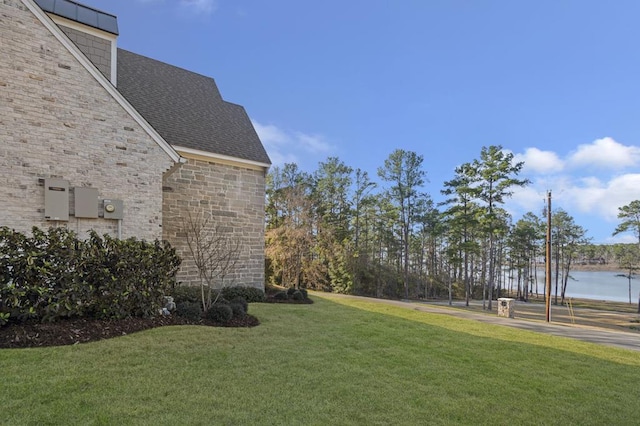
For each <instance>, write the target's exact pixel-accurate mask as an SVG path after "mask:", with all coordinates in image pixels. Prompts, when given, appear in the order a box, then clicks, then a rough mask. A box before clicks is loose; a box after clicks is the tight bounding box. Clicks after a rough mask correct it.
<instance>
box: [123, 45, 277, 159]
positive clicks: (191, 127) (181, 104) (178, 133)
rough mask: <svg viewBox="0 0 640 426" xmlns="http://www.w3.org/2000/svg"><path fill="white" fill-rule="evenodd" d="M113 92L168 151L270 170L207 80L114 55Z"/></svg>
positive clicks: (240, 116) (242, 119) (239, 110)
mask: <svg viewBox="0 0 640 426" xmlns="http://www.w3.org/2000/svg"><path fill="white" fill-rule="evenodd" d="M118 90H119V91H120V93H122V94H123V95H124V97H125V98H126V99H127V100H128V101H129V102H130V103H131V105H133V107H134V108H135V109H136V110H138V112H140V114H142V116H143V117H144V118H145V119H146V120H147V121H148V122H149V124H151V126H153V128H155V129H156V131H157V132H158V133H160V135H161V136H162V137H163V138H164V139H165V140H166V141H167V142H169V143H170V144H171V145H174V146H181V147H185V148H191V149H197V150H200V151H206V152H210V153H213V154H219V155H225V156H230V157H234V158H238V159H243V160H249V161H254V162H258V163H263V164H271V161H270V160H269V156H268V155H267V152H266V151H265V149H264V147H263V146H262V142H260V138H259V137H258V135H257V133H256V131H255V129H254V128H253V125H252V124H251V120H250V119H249V116H248V115H247V113H246V112H245V110H244V108H243V107H242V106H240V105H236V104H232V103H229V102H226V101H224V100H223V99H222V96H221V95H220V92H219V91H218V87H217V86H216V83H215V81H214V80H213V79H212V78H210V77H206V76H203V75H200V74H196V73H194V72H191V71H187V70H185V69H182V68H178V67H175V66H173V65H169V64H165V63H163V62H160V61H157V60H155V59H150V58H147V57H145V56H141V55H138V54H135V53H132V52H129V51H126V50H122V49H118Z"/></svg>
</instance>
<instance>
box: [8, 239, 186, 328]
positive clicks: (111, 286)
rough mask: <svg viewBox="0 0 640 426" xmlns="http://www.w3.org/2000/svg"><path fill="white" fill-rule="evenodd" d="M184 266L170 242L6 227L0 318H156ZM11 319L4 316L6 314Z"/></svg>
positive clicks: (54, 319)
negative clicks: (0, 315) (28, 233)
mask: <svg viewBox="0 0 640 426" xmlns="http://www.w3.org/2000/svg"><path fill="white" fill-rule="evenodd" d="M179 266H180V258H179V257H178V256H177V254H176V252H175V250H174V249H173V248H172V247H171V246H170V245H169V244H168V243H165V242H160V241H157V240H156V241H155V242H154V243H148V242H145V241H139V240H136V239H135V238H130V239H128V240H118V239H115V238H112V237H110V236H108V235H104V236H103V237H100V236H99V235H98V234H96V233H95V232H91V233H90V235H89V238H88V239H87V240H79V239H78V238H77V236H76V234H75V233H74V232H73V231H69V230H67V229H65V228H55V229H54V228H51V229H49V230H48V231H42V230H40V229H38V228H37V227H34V228H33V229H32V234H31V236H26V235H23V234H21V233H19V232H16V231H13V230H10V229H9V228H7V227H2V228H0V313H3V314H9V316H8V317H6V318H8V320H9V321H24V320H27V319H35V320H37V321H40V322H49V321H57V320H59V319H61V318H69V317H86V316H88V317H97V318H126V317H129V316H153V315H157V313H158V311H159V310H160V309H161V308H162V306H163V303H164V301H163V296H164V295H165V294H167V293H168V291H169V289H170V288H171V287H172V286H173V284H174V281H175V275H176V273H177V271H178V267H179ZM3 317H5V315H3Z"/></svg>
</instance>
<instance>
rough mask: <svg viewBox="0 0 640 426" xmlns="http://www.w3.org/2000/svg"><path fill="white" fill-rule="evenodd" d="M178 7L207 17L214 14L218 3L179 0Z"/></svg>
mask: <svg viewBox="0 0 640 426" xmlns="http://www.w3.org/2000/svg"><path fill="white" fill-rule="evenodd" d="M180 5H181V6H185V7H188V8H191V9H192V10H193V11H195V12H197V13H204V14H207V15H208V14H210V13H213V12H215V10H216V9H217V8H218V3H217V2H216V1H215V0H180Z"/></svg>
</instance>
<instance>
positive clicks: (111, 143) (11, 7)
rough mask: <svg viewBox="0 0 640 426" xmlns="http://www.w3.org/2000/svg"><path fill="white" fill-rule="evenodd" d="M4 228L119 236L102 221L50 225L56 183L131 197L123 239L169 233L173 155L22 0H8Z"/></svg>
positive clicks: (1, 67) (0, 91) (2, 136)
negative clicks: (50, 194) (50, 180)
mask: <svg viewBox="0 0 640 426" xmlns="http://www.w3.org/2000/svg"><path fill="white" fill-rule="evenodd" d="M0 40H2V41H0V58H2V59H1V60H0V182H1V185H0V199H2V207H1V208H0V226H9V227H11V228H14V229H16V230H19V231H22V232H28V231H29V230H30V229H31V227H32V226H34V225H36V226H39V227H42V228H46V227H48V226H50V225H56V224H57V225H61V226H68V227H69V228H70V229H72V230H74V231H77V232H78V233H79V235H81V236H83V235H86V231H87V230H89V229H95V230H96V231H97V232H99V233H101V234H102V233H110V234H112V235H115V232H116V229H117V223H116V222H115V221H113V220H104V219H78V220H76V219H75V218H73V217H71V218H70V221H69V222H68V223H67V222H56V223H53V222H48V221H45V220H44V186H43V185H42V183H40V181H39V180H40V179H43V178H47V177H57V178H61V179H66V180H68V181H70V187H76V186H77V187H93V188H97V189H98V193H99V197H100V198H113V199H122V200H124V220H123V222H122V236H123V237H124V238H126V237H129V236H136V237H138V238H142V239H149V240H150V239H155V238H161V236H162V229H161V223H162V175H163V173H164V172H165V171H166V170H167V169H169V168H170V167H171V166H172V164H173V163H172V161H171V159H170V157H169V156H168V155H167V154H166V153H165V152H164V151H163V150H162V149H161V148H160V147H159V146H158V145H157V144H156V143H155V141H153V139H151V137H150V136H149V135H148V134H147V133H145V131H144V130H143V128H142V127H140V126H139V125H138V124H137V123H136V122H135V121H134V120H133V119H132V117H131V116H130V115H129V114H128V113H127V112H126V111H125V110H124V109H123V108H122V107H121V106H120V105H119V104H118V103H117V102H116V101H115V100H114V99H113V97H111V96H110V95H109V93H108V92H107V91H106V90H105V89H104V88H103V87H102V86H101V85H100V84H99V83H98V82H97V81H96V80H95V79H94V77H93V76H91V74H90V73H89V72H88V71H87V70H86V69H85V68H84V67H83V66H82V65H81V64H80V63H78V62H77V61H76V59H75V58H74V57H73V56H72V55H71V54H70V53H69V51H68V50H67V49H66V48H65V47H64V46H63V45H62V44H61V43H60V42H59V41H58V40H57V39H56V38H55V37H54V36H53V34H52V33H51V32H50V31H49V30H47V28H46V27H44V25H43V24H42V23H41V22H40V21H39V20H38V19H37V18H36V17H35V16H34V15H33V14H32V13H31V12H30V11H29V10H28V9H27V8H26V7H25V5H24V4H23V3H22V2H21V1H19V0H3V1H2V2H0Z"/></svg>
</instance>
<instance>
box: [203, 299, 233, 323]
mask: <svg viewBox="0 0 640 426" xmlns="http://www.w3.org/2000/svg"><path fill="white" fill-rule="evenodd" d="M205 316H206V318H207V319H210V320H211V321H214V322H217V323H220V324H225V323H227V322H229V321H231V319H232V318H233V310H232V309H231V306H229V305H227V304H226V303H216V304H214V305H212V306H211V307H210V308H209V310H208V311H207V312H206V314H205Z"/></svg>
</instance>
